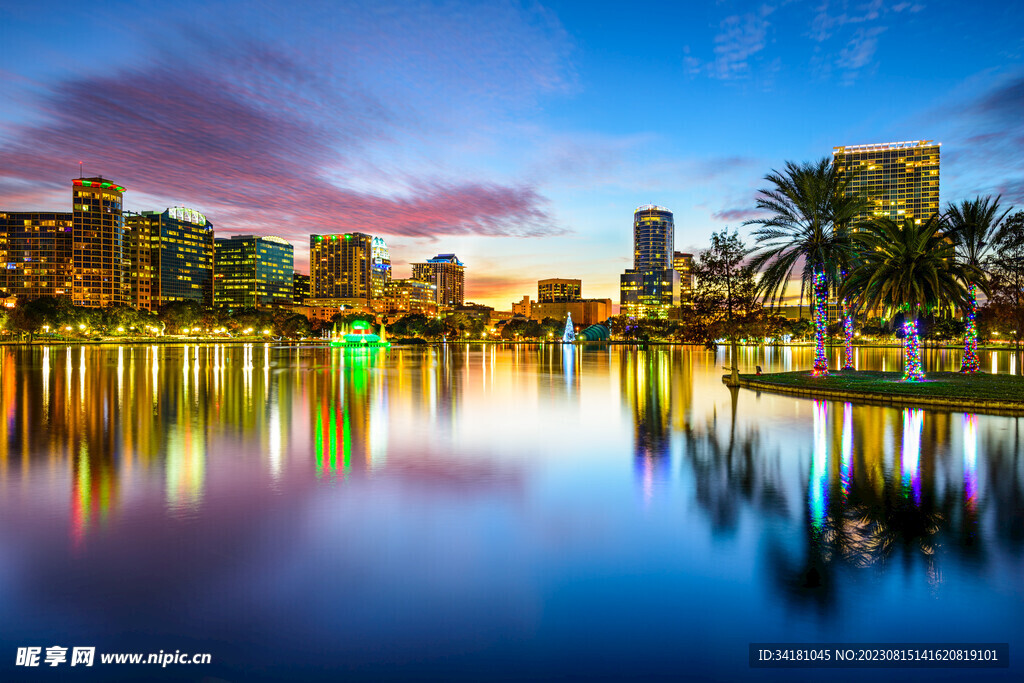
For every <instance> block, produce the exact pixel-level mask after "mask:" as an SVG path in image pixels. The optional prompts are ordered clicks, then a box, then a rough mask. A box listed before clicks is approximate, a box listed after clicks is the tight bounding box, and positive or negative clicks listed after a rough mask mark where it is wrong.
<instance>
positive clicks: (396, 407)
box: [0, 345, 1024, 680]
mask: <svg viewBox="0 0 1024 683" xmlns="http://www.w3.org/2000/svg"><path fill="white" fill-rule="evenodd" d="M743 354H744V355H743V358H742V361H743V366H744V368H752V367H753V365H754V364H760V365H762V366H763V367H765V368H766V369H797V368H801V367H809V365H810V363H811V351H810V350H809V349H802V350H781V351H780V350H774V351H764V350H760V351H755V350H747V351H744V352H743ZM837 357H838V354H837ZM958 363H959V360H958V357H957V355H956V353H955V352H939V353H932V355H931V357H930V358H929V359H928V365H927V366H926V367H927V368H928V369H955V368H956V367H957V366H958ZM983 363H984V364H985V368H986V369H992V367H995V368H996V369H997V370H998V371H999V372H1007V371H1014V372H1017V371H1018V370H1017V368H1016V361H1015V360H1014V359H1012V358H1010V357H1009V356H1008V355H999V354H991V355H990V354H985V356H984V357H983ZM725 364H726V358H725V355H724V353H719V354H718V355H717V357H716V356H715V355H714V354H711V353H709V352H706V351H704V350H703V349H699V348H696V347H652V348H650V349H648V350H637V349H635V348H624V347H612V348H610V349H609V348H600V347H593V348H589V347H575V348H566V349H563V348H562V347H560V346H556V345H549V346H540V347H531V346H517V347H505V348H499V347H463V346H457V347H447V348H442V347H434V348H415V349H399V348H395V349H392V350H389V351H383V350H379V351H375V350H371V351H365V350H364V351H359V352H352V351H343V350H337V349H333V350H332V349H326V348H294V347H276V346H273V345H266V346H265V345H250V346H241V345H224V346H213V345H211V346H194V345H192V346H177V347H175V346H153V347H150V346H124V347H117V346H111V347H74V346H71V347H66V346H55V347H50V348H39V347H37V348H10V347H9V348H5V349H2V350H0V604H2V605H3V616H2V617H0V642H2V644H0V662H2V664H0V678H6V679H14V680H22V679H26V680H29V679H31V680H37V679H41V678H45V677H46V675H50V674H52V675H54V676H57V677H59V678H61V679H64V680H87V679H89V676H90V674H91V675H92V676H95V677H98V678H102V679H104V680H107V679H116V678H118V677H120V678H124V679H135V678H141V677H152V678H157V679H159V678H176V679H183V680H201V679H203V678H204V677H216V678H220V679H224V680H262V679H267V680H276V679H291V680H312V679H338V678H339V677H347V678H352V679H380V678H386V679H396V680H407V679H439V680H476V679H480V678H505V679H509V680H537V679H545V678H554V677H575V678H576V679H578V680H592V679H595V678H599V677H603V678H604V679H607V680H618V679H627V678H645V677H646V678H657V677H664V676H669V677H673V676H682V675H689V676H695V677H696V678H698V679H703V680H735V679H766V678H770V679H774V680H799V679H804V678H815V677H821V676H823V675H825V672H823V671H813V670H812V671H803V672H801V671H796V670H784V671H776V672H772V671H764V670H752V669H750V668H748V665H747V644H748V643H749V642H752V641H759V642H763V641H775V642H780V641H815V642H872V641H873V642H879V641H891V642H924V641H944V642H981V641H989V642H1009V643H1010V650H1011V663H1012V668H1010V669H1009V670H997V671H969V672H964V671H961V672H955V671H954V672H950V673H946V672H942V671H936V670H910V671H905V672H897V671H894V670H885V669H883V670H876V671H874V672H863V671H829V672H827V675H828V676H829V677H831V678H834V679H842V680H861V679H863V678H864V677H865V673H868V675H870V676H871V677H872V678H874V679H882V680H884V679H887V678H899V679H903V680H917V679H922V678H928V679H930V680H935V679H943V678H948V679H953V678H963V677H964V674H965V673H966V674H969V675H970V676H971V677H972V678H973V679H984V680H990V679H999V680H1011V679H1019V678H1020V677H1021V676H1022V675H1024V619H1022V617H1021V615H1022V614H1024V590H1022V589H1024V498H1022V493H1024V463H1022V457H1021V456H1022V454H1024V446H1022V434H1021V420H1018V419H1016V418H1010V417H996V416H986V415H975V414H965V413H949V412H935V411H931V410H909V409H908V410H903V409H896V408H886V407H879V406H861V405H852V404H849V403H842V402H832V401H811V400H805V399H798V398H793V397H785V396H774V395H768V394H761V395H757V394H755V393H753V392H750V391H748V390H738V391H735V390H734V391H730V390H729V389H728V388H726V387H725V386H723V385H722V383H721V380H720V377H721V375H722V369H721V368H722V366H723V365H725ZM858 364H859V366H860V367H861V368H862V369H876V368H877V369H880V368H882V367H885V368H886V369H892V370H898V369H899V368H900V367H901V361H900V356H899V352H898V351H897V350H881V349H875V350H861V351H859V356H858ZM993 364H994V365H993ZM25 645H39V646H43V647H46V646H50V645H63V646H67V647H71V646H76V645H95V646H96V647H97V651H99V652H147V653H148V652H156V651H158V650H164V651H173V650H175V649H180V650H182V651H184V652H210V653H212V654H213V660H214V664H213V665H211V666H206V667H194V668H189V667H184V666H178V667H175V668H170V667H169V668H168V669H164V670H160V669H153V668H148V669H146V670H145V671H142V670H141V669H138V668H135V669H133V668H132V667H112V666H106V667H102V668H96V669H94V670H92V671H82V670H81V669H75V670H74V671H73V672H72V671H71V670H70V669H67V668H64V669H58V670H49V671H42V670H32V671H27V670H25V669H20V670H16V669H14V668H13V666H12V665H13V662H14V658H15V657H14V655H15V649H16V647H18V646H25ZM1014 657H1015V658H1014ZM29 674H31V675H29ZM72 674H73V675H72Z"/></svg>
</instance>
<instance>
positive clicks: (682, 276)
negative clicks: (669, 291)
mask: <svg viewBox="0 0 1024 683" xmlns="http://www.w3.org/2000/svg"><path fill="white" fill-rule="evenodd" d="M672 270H674V271H676V272H677V273H679V299H680V301H689V300H690V296H691V295H692V294H693V254H686V253H683V252H681V251H677V252H675V254H674V255H673V257H672Z"/></svg>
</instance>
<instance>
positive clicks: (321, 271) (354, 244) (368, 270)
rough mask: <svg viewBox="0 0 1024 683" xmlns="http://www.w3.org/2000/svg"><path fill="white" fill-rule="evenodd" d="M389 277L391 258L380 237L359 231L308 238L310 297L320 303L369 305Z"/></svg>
mask: <svg viewBox="0 0 1024 683" xmlns="http://www.w3.org/2000/svg"><path fill="white" fill-rule="evenodd" d="M390 280H391V257H390V255H389V253H388V246H387V244H385V242H384V240H382V239H381V238H380V237H371V236H370V235H366V234H363V233H361V232H351V233H343V234H335V235H310V237H309V289H310V297H311V298H312V299H314V300H316V301H318V302H321V304H322V305H328V304H327V303H326V302H328V301H331V302H334V303H335V304H337V305H346V306H363V307H370V306H371V305H372V303H373V302H374V301H376V300H378V299H381V298H383V296H384V289H385V287H386V285H387V283H388V281H390Z"/></svg>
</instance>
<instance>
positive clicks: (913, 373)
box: [903, 320, 924, 382]
mask: <svg viewBox="0 0 1024 683" xmlns="http://www.w3.org/2000/svg"><path fill="white" fill-rule="evenodd" d="M903 333H904V334H905V335H906V339H905V340H904V343H905V349H906V351H905V361H904V364H903V365H904V367H903V379H904V380H906V381H909V382H920V381H922V380H923V379H924V371H922V370H921V340H920V339H919V338H918V336H917V321H915V320H910V321H908V322H905V323H903Z"/></svg>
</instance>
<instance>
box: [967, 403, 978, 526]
mask: <svg viewBox="0 0 1024 683" xmlns="http://www.w3.org/2000/svg"><path fill="white" fill-rule="evenodd" d="M964 495H965V496H966V498H967V510H968V511H969V512H972V513H973V512H974V511H975V509H976V508H977V505H978V416H977V415H971V414H967V415H964Z"/></svg>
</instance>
